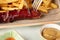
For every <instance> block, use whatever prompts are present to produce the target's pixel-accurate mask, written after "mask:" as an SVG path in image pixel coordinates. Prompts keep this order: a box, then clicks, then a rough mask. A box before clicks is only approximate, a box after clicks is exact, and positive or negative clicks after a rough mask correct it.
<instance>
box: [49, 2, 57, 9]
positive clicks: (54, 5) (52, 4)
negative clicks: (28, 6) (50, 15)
mask: <svg viewBox="0 0 60 40" xmlns="http://www.w3.org/2000/svg"><path fill="white" fill-rule="evenodd" d="M50 6H51V7H52V8H54V9H55V8H58V6H57V5H56V4H54V3H51V5H50Z"/></svg>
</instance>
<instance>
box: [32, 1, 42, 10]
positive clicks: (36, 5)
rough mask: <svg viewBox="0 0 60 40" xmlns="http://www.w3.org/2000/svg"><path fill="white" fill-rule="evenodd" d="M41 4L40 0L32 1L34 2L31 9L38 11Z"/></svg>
mask: <svg viewBox="0 0 60 40" xmlns="http://www.w3.org/2000/svg"><path fill="white" fill-rule="evenodd" d="M41 3H42V0H34V2H33V4H32V7H33V8H34V9H38V8H39V6H40V5H41Z"/></svg>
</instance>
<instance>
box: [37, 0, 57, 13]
mask: <svg viewBox="0 0 60 40" xmlns="http://www.w3.org/2000/svg"><path fill="white" fill-rule="evenodd" d="M53 1H54V0H43V2H42V4H41V5H40V7H39V8H38V10H40V11H42V12H44V13H48V11H49V10H51V9H56V8H58V5H57V4H55V3H54V2H53Z"/></svg>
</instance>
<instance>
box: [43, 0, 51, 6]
mask: <svg viewBox="0 0 60 40" xmlns="http://www.w3.org/2000/svg"><path fill="white" fill-rule="evenodd" d="M51 1H52V0H43V4H44V5H45V6H46V7H48V6H49V5H50V3H51Z"/></svg>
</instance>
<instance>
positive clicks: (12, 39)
mask: <svg viewBox="0 0 60 40" xmlns="http://www.w3.org/2000/svg"><path fill="white" fill-rule="evenodd" d="M6 40H15V39H14V38H12V37H10V38H7V39H6Z"/></svg>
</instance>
